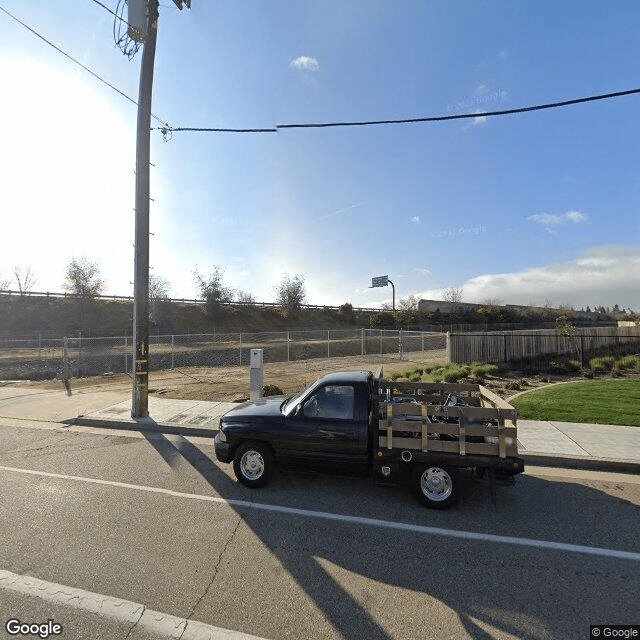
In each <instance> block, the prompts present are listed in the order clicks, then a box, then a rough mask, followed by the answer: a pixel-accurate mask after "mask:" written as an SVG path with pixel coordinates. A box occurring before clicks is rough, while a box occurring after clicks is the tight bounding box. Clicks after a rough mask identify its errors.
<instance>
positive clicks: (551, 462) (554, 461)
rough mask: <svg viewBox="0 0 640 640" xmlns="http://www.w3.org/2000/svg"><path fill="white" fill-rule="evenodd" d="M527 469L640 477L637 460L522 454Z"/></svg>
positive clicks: (639, 467) (639, 464)
mask: <svg viewBox="0 0 640 640" xmlns="http://www.w3.org/2000/svg"><path fill="white" fill-rule="evenodd" d="M520 455H521V456H522V457H523V458H524V464H525V469H526V467H527V466H530V467H561V468H563V469H583V470H585V471H609V472H614V473H631V474H638V475H640V462H639V461H637V460H616V459H614V458H592V457H589V458H587V457H580V458H576V457H569V456H554V455H550V454H535V453H532V454H528V453H525V452H521V453H520Z"/></svg>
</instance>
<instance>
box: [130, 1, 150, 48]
mask: <svg viewBox="0 0 640 640" xmlns="http://www.w3.org/2000/svg"><path fill="white" fill-rule="evenodd" d="M147 6H148V0H128V1H127V7H128V8H129V17H128V20H127V22H128V23H129V27H128V28H127V34H128V35H129V37H130V38H131V39H132V40H135V41H136V42H145V41H146V40H147V35H148V34H147V22H148V20H147Z"/></svg>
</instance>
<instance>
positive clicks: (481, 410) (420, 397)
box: [379, 382, 518, 458]
mask: <svg viewBox="0 0 640 640" xmlns="http://www.w3.org/2000/svg"><path fill="white" fill-rule="evenodd" d="M380 390H381V407H382V408H383V415H384V416H385V418H383V419H381V420H380V422H379V446H380V447H382V448H387V449H392V448H402V449H412V450H419V451H423V452H427V451H433V452H445V453H457V454H459V455H461V456H464V455H467V454H469V455H488V456H498V457H500V458H505V457H508V456H515V455H517V453H518V448H517V427H516V422H517V417H518V412H517V410H516V409H515V408H514V407H513V406H511V405H510V404H509V403H508V402H506V401H505V400H503V399H502V398H500V397H499V396H497V395H496V394H495V393H493V392H491V391H489V389H486V388H485V387H483V386H481V385H474V384H446V383H420V382H401V383H394V382H383V383H382V385H381V387H380ZM463 394H464V396H463ZM451 395H453V396H457V397H459V398H460V399H461V400H463V401H464V402H465V403H466V404H468V405H471V406H445V402H446V399H447V398H448V397H449V396H451ZM402 398H407V399H408V401H407V402H402V401H401V400H402ZM394 399H395V400H396V401H395V402H394V401H393V400H394ZM385 400H388V401H385ZM398 400H400V401H398ZM432 420H446V421H448V420H455V422H432ZM487 422H490V423H492V424H485V423H487ZM394 432H396V433H394ZM398 432H400V433H398ZM407 432H409V433H414V434H417V435H416V437H407V436H406V434H407ZM440 435H450V436H454V437H455V438H457V442H455V441H451V440H440V439H439V437H440ZM478 436H479V437H483V438H485V442H469V441H468V440H467V438H468V437H478ZM487 438H491V440H490V441H488V442H487V441H486V439H487Z"/></svg>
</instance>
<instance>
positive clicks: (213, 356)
mask: <svg viewBox="0 0 640 640" xmlns="http://www.w3.org/2000/svg"><path fill="white" fill-rule="evenodd" d="M251 349H262V350H263V357H264V362H265V363H269V362H294V361H300V360H311V359H318V358H340V357H346V356H362V357H371V358H373V359H379V358H380V357H384V358H390V359H405V358H406V359H411V358H423V357H424V356H425V355H429V357H430V358H436V357H440V358H443V359H444V357H445V354H446V335H445V334H442V333H431V332H424V331H402V330H383V329H357V328H355V329H319V330H315V331H280V332H263V333H225V334H186V335H185V334H175V335H159V336H149V369H150V370H152V371H159V370H171V369H181V368H187V367H229V366H248V364H249V353H250V350H251ZM132 357H133V340H132V338H131V337H130V336H122V337H115V338H93V337H83V336H78V337H70V338H69V337H67V338H43V337H38V338H35V339H31V340H0V380H41V379H52V378H81V377H88V376H96V375H104V374H108V373H129V374H130V373H131V369H132Z"/></svg>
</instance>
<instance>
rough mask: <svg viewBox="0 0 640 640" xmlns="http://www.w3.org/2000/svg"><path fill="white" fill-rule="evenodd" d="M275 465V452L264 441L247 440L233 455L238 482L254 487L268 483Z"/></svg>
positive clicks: (234, 470)
mask: <svg viewBox="0 0 640 640" xmlns="http://www.w3.org/2000/svg"><path fill="white" fill-rule="evenodd" d="M273 465H274V460H273V452H272V451H271V448H270V447H269V446H268V445H266V444H264V443H263V442H245V443H244V444H241V445H240V446H239V447H238V450H237V451H236V454H235V455H234V456H233V472H234V473H235V474H236V478H237V479H238V482H240V483H241V484H243V485H244V486H245V487H250V488H252V489H255V488H257V487H264V485H266V484H267V482H268V481H269V478H270V477H271V472H272V471H273Z"/></svg>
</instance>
